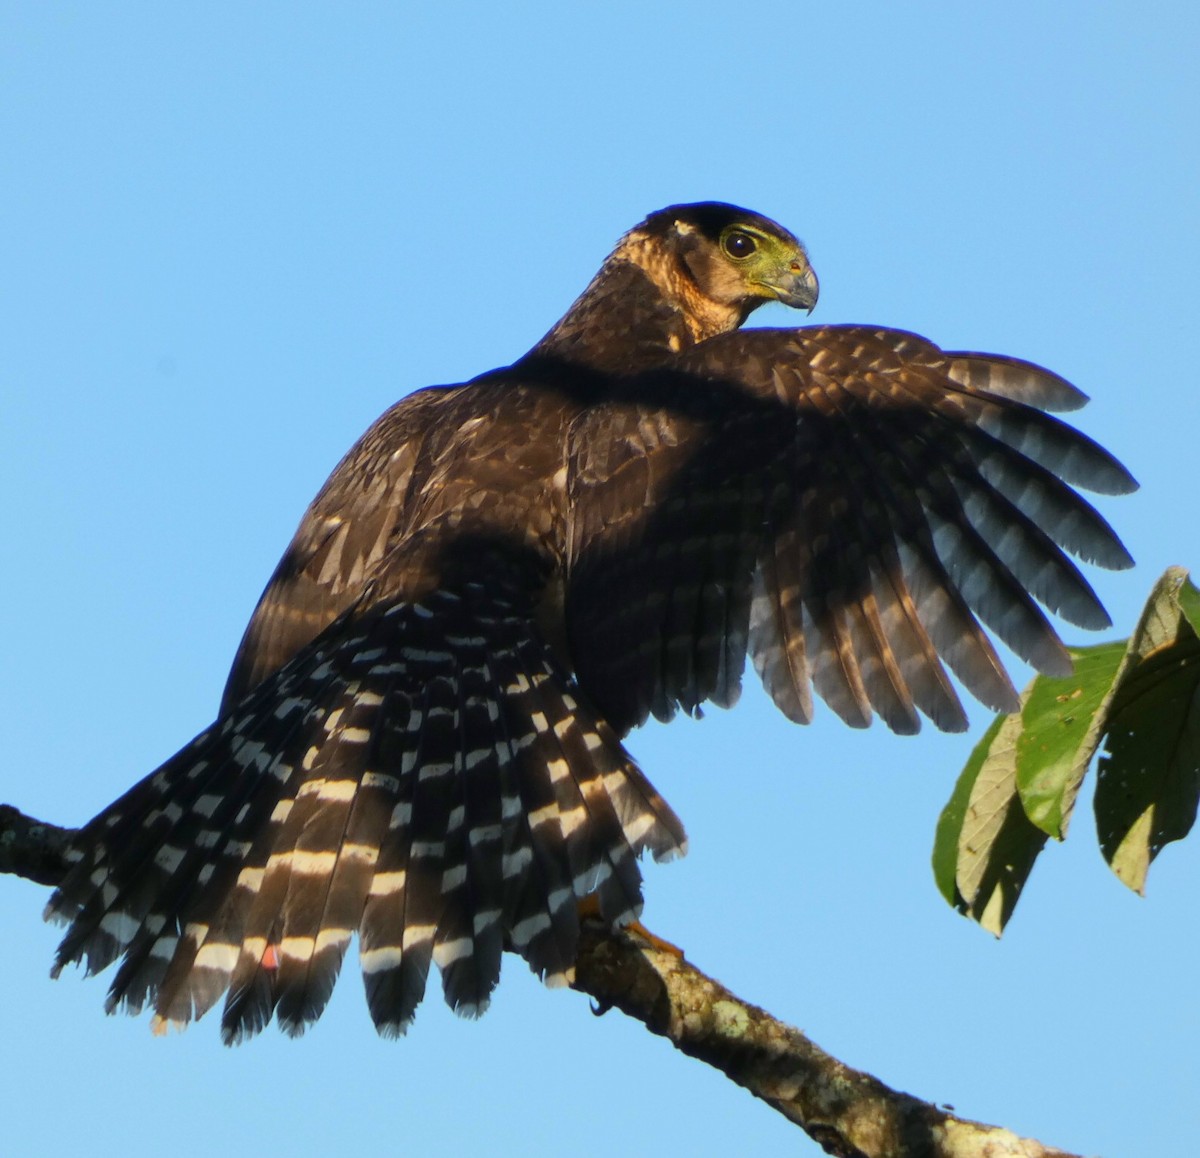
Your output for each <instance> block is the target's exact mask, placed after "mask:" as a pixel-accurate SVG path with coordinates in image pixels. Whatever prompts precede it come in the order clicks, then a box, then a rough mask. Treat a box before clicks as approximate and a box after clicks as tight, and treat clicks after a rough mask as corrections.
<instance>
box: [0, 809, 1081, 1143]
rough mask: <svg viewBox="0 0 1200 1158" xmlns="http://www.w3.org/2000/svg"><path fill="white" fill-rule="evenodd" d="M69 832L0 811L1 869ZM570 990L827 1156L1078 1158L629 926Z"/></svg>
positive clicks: (52, 850)
mask: <svg viewBox="0 0 1200 1158" xmlns="http://www.w3.org/2000/svg"><path fill="white" fill-rule="evenodd" d="M73 832H74V830H73V829H69V828H59V827H57V826H56V825H53V824H45V823H43V822H41V821H37V820H34V819H33V818H32V817H29V816H26V815H24V813H22V812H19V811H18V810H17V809H16V808H13V807H12V806H11V805H7V804H5V805H0V872H5V873H13V874H15V875H16V876H19V877H24V878H25V879H26V880H31V881H34V882H36V883H37V884H41V885H51V886H53V885H55V884H57V883H58V882H59V881H60V880H61V879H62V877H63V876H64V875H65V873H66V870H67V862H66V858H65V851H66V847H67V844H68V843H69V841H70V839H71V836H72V833H73ZM575 988H576V989H577V990H579V991H580V992H581V993H586V994H588V995H589V996H590V997H592V998H594V999H595V1000H596V1001H597V1002H598V1003H599V1007H600V1009H601V1010H602V1011H603V1010H607V1009H610V1008H616V1009H619V1010H621V1012H622V1013H625V1014H627V1015H628V1016H630V1017H633V1018H636V1019H637V1020H638V1021H640V1022H641V1023H642V1024H643V1025H645V1026H646V1028H647V1029H649V1030H650V1031H651V1032H652V1033H656V1034H659V1035H660V1036H662V1037H665V1038H667V1039H668V1040H670V1042H671V1043H672V1044H673V1045H674V1046H675V1048H676V1049H679V1050H682V1051H683V1052H684V1053H685V1054H687V1055H688V1056H689V1057H694V1058H696V1059H697V1060H699V1061H702V1062H706V1063H707V1064H708V1065H711V1066H714V1067H715V1068H717V1069H719V1070H720V1071H721V1072H722V1073H723V1074H725V1076H726V1077H728V1078H729V1079H730V1080H732V1081H734V1082H737V1084H738V1085H740V1086H742V1087H743V1088H744V1089H747V1090H749V1091H750V1093H752V1094H753V1095H754V1096H755V1097H757V1098H761V1099H762V1100H763V1101H764V1102H766V1103H767V1105H769V1106H771V1107H772V1108H773V1109H775V1110H778V1111H779V1112H780V1113H781V1114H783V1115H784V1116H785V1117H786V1118H788V1119H789V1120H790V1121H792V1122H794V1123H796V1125H798V1126H799V1127H800V1128H801V1129H803V1130H804V1131H805V1132H806V1133H807V1134H808V1135H809V1137H811V1138H812V1139H813V1140H814V1141H815V1142H816V1143H817V1144H818V1145H820V1146H821V1147H822V1148H823V1149H824V1150H825V1151H826V1152H827V1153H829V1154H834V1155H837V1156H838V1158H1077V1156H1076V1155H1071V1154H1068V1153H1067V1152H1066V1151H1064V1150H1055V1149H1053V1148H1051V1147H1049V1146H1043V1145H1042V1144H1041V1143H1040V1142H1035V1141H1033V1140H1031V1139H1025V1138H1018V1137H1017V1135H1015V1134H1013V1133H1012V1132H1011V1131H1009V1130H1004V1129H1001V1128H999V1127H996V1126H985V1125H983V1124H981V1123H979V1122H972V1121H969V1120H966V1119H963V1118H957V1117H955V1116H954V1115H952V1114H948V1113H947V1112H946V1111H944V1110H941V1109H939V1108H938V1107H937V1106H935V1105H932V1104H930V1103H929V1102H923V1101H921V1100H920V1099H918V1098H914V1097H912V1096H911V1095H909V1094H903V1093H899V1092H897V1091H895V1090H892V1089H889V1088H888V1087H887V1086H885V1085H884V1084H883V1083H882V1082H880V1081H879V1080H878V1079H877V1078H874V1077H872V1076H871V1075H870V1074H866V1073H862V1072H860V1071H859V1070H854V1069H851V1068H850V1067H849V1066H847V1065H845V1064H844V1063H842V1062H840V1061H838V1060H837V1059H836V1058H833V1057H830V1055H829V1054H827V1053H825V1051H824V1050H822V1049H820V1048H819V1047H818V1046H816V1045H814V1044H813V1043H812V1042H811V1041H809V1039H808V1038H807V1037H805V1036H804V1034H802V1033H801V1032H800V1031H799V1030H798V1029H794V1028H793V1027H792V1026H790V1025H786V1024H784V1023H783V1022H781V1021H778V1020H777V1019H775V1018H774V1017H772V1016H771V1015H770V1014H769V1013H767V1012H765V1011H764V1010H762V1009H759V1008H758V1007H757V1006H754V1005H749V1004H747V1003H746V1002H744V1001H742V1000H741V998H739V997H736V996H734V995H733V994H732V993H730V992H729V990H728V989H726V988H725V987H724V986H723V985H721V984H720V983H718V982H716V981H714V980H713V979H712V978H711V977H706V976H705V975H704V974H703V973H701V972H700V971H699V970H698V969H697V968H695V966H693V965H692V964H690V963H689V962H688V961H687V960H685V959H684V958H683V957H682V956H681V955H680V954H679V952H678V951H677V950H675V949H673V948H672V947H670V946H665V945H664V944H663V943H662V942H660V941H658V940H657V939H656V938H654V937H653V936H652V935H650V934H647V933H646V932H645V930H642V929H641V928H640V927H638V926H635V927H633V928H631V929H624V930H622V929H609V928H606V927H605V926H603V925H602V924H601V923H599V922H598V921H592V920H587V921H585V922H584V925H583V933H582V937H581V940H580V947H579V958H578V961H577V962H576V981H575Z"/></svg>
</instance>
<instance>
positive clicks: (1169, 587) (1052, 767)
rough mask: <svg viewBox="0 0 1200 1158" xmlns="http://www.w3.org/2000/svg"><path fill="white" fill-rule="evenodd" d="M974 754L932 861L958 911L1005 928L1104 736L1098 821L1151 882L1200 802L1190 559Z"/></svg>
mask: <svg viewBox="0 0 1200 1158" xmlns="http://www.w3.org/2000/svg"><path fill="white" fill-rule="evenodd" d="M1071 655H1072V658H1073V660H1074V662H1075V672H1074V674H1073V675H1071V676H1069V677H1067V678H1063V679H1050V678H1048V677H1046V676H1038V677H1037V678H1036V679H1035V680H1034V681H1033V682H1032V683H1031V684H1030V685H1029V687H1028V688H1026V689H1025V692H1024V693H1023V694H1022V696H1021V710H1020V712H1019V713H1018V714H1016V715H1014V716H1010V717H1008V718H1007V719H1005V718H1003V717H1001V718H1000V719H998V720H997V721H995V722H994V723H993V724H992V726H991V727H990V728H989V729H988V731H987V734H986V735H985V736H984V737H983V739H982V740H981V741H980V742H979V744H978V745H976V747H975V750H974V751H973V752H972V753H971V757H970V759H969V760H968V761H967V764H966V767H965V768H964V769H963V772H962V775H961V776H960V777H959V780H958V784H957V786H956V787H955V789H954V794H953V795H952V796H951V798H950V801H949V803H948V804H947V805H946V807H945V809H944V810H943V812H942V815H941V818H940V820H939V821H938V829H937V835H936V837H935V839H934V851H933V871H934V877H935V879H936V881H937V885H938V888H939V889H940V890H941V892H942V895H943V896H945V898H946V900H947V901H949V903H950V904H952V905H953V906H954V907H955V908H956V909H957V910H958V911H959V912H961V913H965V914H967V915H968V916H971V917H973V918H974V919H975V920H977V921H979V922H980V923H981V924H982V925H984V927H985V928H988V929H990V930H991V931H992V932H994V933H996V934H997V935H999V933H1000V931H1001V930H1002V929H1003V927H1004V925H1005V923H1006V922H1007V921H1008V919H1009V917H1010V916H1011V915H1012V911H1013V907H1014V906H1015V904H1016V901H1017V897H1018V896H1019V894H1020V891H1021V889H1022V887H1023V886H1024V883H1025V881H1026V879H1027V878H1028V876H1029V873H1030V871H1031V869H1032V867H1033V862H1034V861H1035V860H1036V859H1037V856H1038V854H1039V853H1040V852H1041V850H1042V848H1043V847H1044V846H1045V842H1046V838H1047V837H1048V836H1053V837H1055V838H1056V839H1059V840H1061V839H1062V838H1063V837H1064V836H1065V835H1066V832H1067V827H1068V825H1069V823H1070V820H1071V813H1072V811H1073V809H1074V807H1075V800H1076V797H1077V796H1078V794H1079V787H1080V785H1081V783H1082V782H1083V777H1084V776H1085V774H1086V773H1087V769H1088V766H1089V764H1090V763H1091V760H1092V757H1093V756H1094V755H1095V754H1096V752H1097V750H1098V749H1099V747H1100V745H1101V743H1102V742H1103V743H1104V744H1105V749H1106V750H1105V754H1104V755H1103V756H1102V757H1101V760H1100V770H1099V780H1098V783H1097V787H1096V802H1095V808H1096V822H1097V826H1098V829H1099V832H1100V846H1101V850H1102V852H1103V853H1104V856H1105V859H1106V860H1107V861H1108V862H1109V864H1110V865H1111V867H1112V869H1113V871H1114V872H1115V873H1116V874H1117V876H1118V877H1119V878H1120V879H1121V880H1122V881H1124V882H1125V883H1126V884H1127V885H1129V887H1130V888H1133V889H1136V890H1137V891H1138V892H1141V891H1142V890H1143V888H1144V886H1145V879H1146V872H1147V870H1148V869H1149V866H1150V862H1151V861H1152V860H1153V859H1154V857H1155V856H1157V855H1158V852H1159V850H1160V849H1161V848H1162V847H1163V845H1165V844H1167V843H1169V842H1170V841H1173V840H1180V839H1182V838H1183V837H1184V836H1186V835H1187V833H1188V832H1189V831H1190V830H1191V828H1192V826H1193V824H1194V823H1195V819H1196V812H1197V804H1198V802H1200V591H1198V590H1197V589H1196V588H1195V587H1194V586H1193V585H1192V584H1191V583H1190V582H1188V579H1187V572H1186V571H1184V570H1183V569H1182V568H1178V567H1173V568H1171V569H1169V570H1168V571H1167V572H1166V573H1165V574H1164V575H1163V577H1162V578H1161V579H1160V580H1159V581H1158V583H1157V584H1156V585H1155V588H1154V590H1153V592H1151V595H1150V599H1149V600H1148V601H1147V604H1146V608H1145V610H1144V611H1143V613H1142V617H1141V621H1140V622H1139V624H1138V627H1137V630H1136V631H1135V632H1134V634H1133V636H1132V638H1130V639H1129V640H1127V641H1125V642H1117V643H1106V644H1099V645H1098V646H1096V647H1089V648H1080V649H1078V650H1074V651H1072V653H1071Z"/></svg>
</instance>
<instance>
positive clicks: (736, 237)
mask: <svg viewBox="0 0 1200 1158" xmlns="http://www.w3.org/2000/svg"><path fill="white" fill-rule="evenodd" d="M723 244H724V246H725V252H726V253H727V254H729V256H730V257H749V256H750V255H751V254H752V253H753V252H754V251H755V250H756V249H757V248H758V243H757V242H756V241H755V240H754V238H753V237H751V236H750V234H748V233H743V232H742V231H741V230H740V229H735V230H734V231H733V232H732V233H730V234H728V235H727V236H726V238H725V241H724V243H723Z"/></svg>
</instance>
